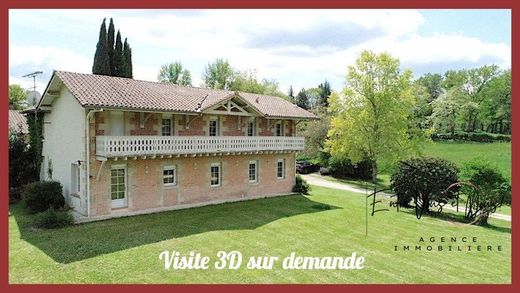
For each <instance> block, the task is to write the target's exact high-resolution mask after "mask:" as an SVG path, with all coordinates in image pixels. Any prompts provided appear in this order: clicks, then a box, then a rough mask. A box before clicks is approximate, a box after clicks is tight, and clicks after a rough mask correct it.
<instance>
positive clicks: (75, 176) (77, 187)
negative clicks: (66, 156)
mask: <svg viewBox="0 0 520 293" xmlns="http://www.w3.org/2000/svg"><path fill="white" fill-rule="evenodd" d="M80 192H81V171H80V167H79V164H78V163H72V164H71V165H70V193H71V194H73V195H79V194H80Z"/></svg>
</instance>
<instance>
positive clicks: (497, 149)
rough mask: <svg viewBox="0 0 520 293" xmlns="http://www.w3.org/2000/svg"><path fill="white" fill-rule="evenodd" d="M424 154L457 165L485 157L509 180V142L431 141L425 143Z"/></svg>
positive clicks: (460, 165)
mask: <svg viewBox="0 0 520 293" xmlns="http://www.w3.org/2000/svg"><path fill="white" fill-rule="evenodd" d="M424 155H427V156H436V157H441V158H444V159H447V160H449V161H452V162H453V163H455V164H456V165H458V166H459V167H462V166H463V164H464V163H466V162H468V161H471V160H473V159H478V158H482V159H486V160H488V161H490V162H491V163H492V164H493V165H495V166H496V168H497V169H498V170H499V171H500V172H501V173H502V174H503V175H504V176H505V177H506V178H509V180H511V143H508V142H494V143H477V142H433V143H428V144H426V145H425V148H424Z"/></svg>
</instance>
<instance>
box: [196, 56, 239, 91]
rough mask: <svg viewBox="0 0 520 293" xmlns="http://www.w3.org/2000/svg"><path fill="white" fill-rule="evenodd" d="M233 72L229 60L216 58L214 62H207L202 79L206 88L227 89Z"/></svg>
mask: <svg viewBox="0 0 520 293" xmlns="http://www.w3.org/2000/svg"><path fill="white" fill-rule="evenodd" d="M233 74H234V70H233V68H232V67H231V65H229V62H228V61H227V60H224V59H220V58H218V59H216V60H215V62H213V63H208V65H207V66H206V68H205V70H204V73H203V75H202V80H203V83H204V86H205V87H207V88H212V89H228V88H229V84H230V82H231V81H232V79H233Z"/></svg>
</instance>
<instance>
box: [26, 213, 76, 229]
mask: <svg viewBox="0 0 520 293" xmlns="http://www.w3.org/2000/svg"><path fill="white" fill-rule="evenodd" d="M73 223H74V219H73V218H72V215H71V214H70V213H69V212H68V211H65V210H55V209H54V208H50V209H48V210H46V211H44V212H42V213H39V214H37V215H36V217H35V219H34V226H35V227H37V228H43V229H55V228H62V227H66V226H70V225H72V224H73Z"/></svg>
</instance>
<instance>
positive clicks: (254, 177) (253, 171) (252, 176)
mask: <svg viewBox="0 0 520 293" xmlns="http://www.w3.org/2000/svg"><path fill="white" fill-rule="evenodd" d="M248 171H249V182H251V183H253V182H257V181H258V161H249V168H248Z"/></svg>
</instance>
